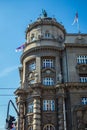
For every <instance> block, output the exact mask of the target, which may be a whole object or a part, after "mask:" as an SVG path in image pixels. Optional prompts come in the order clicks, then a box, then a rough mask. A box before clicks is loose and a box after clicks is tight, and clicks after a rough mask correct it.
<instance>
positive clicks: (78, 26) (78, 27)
mask: <svg viewBox="0 0 87 130" xmlns="http://www.w3.org/2000/svg"><path fill="white" fill-rule="evenodd" d="M77 29H78V33H80V25H79V23H77Z"/></svg>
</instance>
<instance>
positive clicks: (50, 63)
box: [41, 57, 55, 68]
mask: <svg viewBox="0 0 87 130" xmlns="http://www.w3.org/2000/svg"><path fill="white" fill-rule="evenodd" d="M41 63H42V68H54V66H55V58H53V57H42V61H41Z"/></svg>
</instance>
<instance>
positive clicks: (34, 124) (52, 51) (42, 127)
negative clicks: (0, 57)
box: [15, 12, 66, 130]
mask: <svg viewBox="0 0 87 130" xmlns="http://www.w3.org/2000/svg"><path fill="white" fill-rule="evenodd" d="M45 13H46V12H45ZM65 33H66V32H65V29H64V27H63V25H61V24H60V23H58V22H57V21H56V19H55V18H50V17H48V16H47V14H43V17H40V18H38V19H37V20H36V21H35V22H34V23H32V24H30V25H29V26H28V27H27V29H26V47H25V48H24V50H23V53H22V55H21V64H22V67H20V68H19V72H20V80H21V83H20V87H19V88H18V89H17V90H16V92H15V94H16V95H17V105H18V107H19V112H20V122H19V124H20V126H19V127H20V130H57V129H58V130H63V129H64V122H63V121H64V113H63V112H64V110H63V109H64V104H63V99H64V97H63V96H64V94H63V91H62V90H59V88H58V87H57V86H56V84H61V85H62V82H63V78H62V58H61V57H62V52H63V50H64V41H65Z"/></svg>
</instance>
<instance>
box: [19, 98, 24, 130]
mask: <svg viewBox="0 0 87 130" xmlns="http://www.w3.org/2000/svg"><path fill="white" fill-rule="evenodd" d="M24 105H25V104H24V100H23V99H22V97H18V107H19V113H20V117H19V119H18V130H24Z"/></svg>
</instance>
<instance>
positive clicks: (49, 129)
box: [43, 124, 55, 130]
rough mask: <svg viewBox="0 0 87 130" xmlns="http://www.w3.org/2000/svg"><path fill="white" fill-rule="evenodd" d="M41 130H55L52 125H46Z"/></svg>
mask: <svg viewBox="0 0 87 130" xmlns="http://www.w3.org/2000/svg"><path fill="white" fill-rule="evenodd" d="M43 130H55V127H54V126H53V125H52V124H47V125H45V126H44V128H43Z"/></svg>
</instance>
